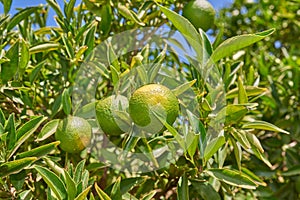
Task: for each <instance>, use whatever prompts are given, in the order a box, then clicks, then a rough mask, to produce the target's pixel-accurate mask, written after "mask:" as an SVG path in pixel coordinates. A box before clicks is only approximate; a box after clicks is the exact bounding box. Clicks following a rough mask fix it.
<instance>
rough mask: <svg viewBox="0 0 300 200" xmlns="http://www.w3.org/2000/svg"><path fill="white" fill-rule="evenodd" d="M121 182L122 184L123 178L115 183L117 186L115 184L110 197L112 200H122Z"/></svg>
mask: <svg viewBox="0 0 300 200" xmlns="http://www.w3.org/2000/svg"><path fill="white" fill-rule="evenodd" d="M120 182H121V177H119V178H118V179H117V180H116V182H115V184H114V186H113V188H112V190H111V194H110V196H111V198H112V199H122V194H121V187H120Z"/></svg>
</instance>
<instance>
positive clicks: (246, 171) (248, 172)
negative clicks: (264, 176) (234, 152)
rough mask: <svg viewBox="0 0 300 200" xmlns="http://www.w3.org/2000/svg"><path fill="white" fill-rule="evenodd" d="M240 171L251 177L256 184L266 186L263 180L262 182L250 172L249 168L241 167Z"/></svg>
mask: <svg viewBox="0 0 300 200" xmlns="http://www.w3.org/2000/svg"><path fill="white" fill-rule="evenodd" d="M242 172H243V173H244V174H245V175H247V176H248V177H249V178H251V179H252V180H253V181H254V182H255V183H256V184H257V185H261V186H267V184H266V183H265V182H263V181H262V180H261V179H260V178H259V177H258V176H257V175H255V174H254V173H253V172H251V171H250V170H249V169H247V168H245V167H242Z"/></svg>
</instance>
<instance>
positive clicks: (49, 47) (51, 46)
mask: <svg viewBox="0 0 300 200" xmlns="http://www.w3.org/2000/svg"><path fill="white" fill-rule="evenodd" d="M59 47H60V44H57V43H43V44H39V45H36V46H33V47H30V48H29V52H30V53H31V54H35V53H40V52H45V51H53V50H57V49H58V48H59Z"/></svg>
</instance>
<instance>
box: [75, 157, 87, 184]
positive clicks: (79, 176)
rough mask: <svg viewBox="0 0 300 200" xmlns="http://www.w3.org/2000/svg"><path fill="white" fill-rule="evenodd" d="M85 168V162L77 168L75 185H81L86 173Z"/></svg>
mask: <svg viewBox="0 0 300 200" xmlns="http://www.w3.org/2000/svg"><path fill="white" fill-rule="evenodd" d="M84 166H85V160H82V161H80V162H79V163H78V164H77V166H76V168H75V173H74V181H75V183H77V184H78V183H79V182H80V181H82V174H83V171H84Z"/></svg>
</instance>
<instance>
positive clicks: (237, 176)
mask: <svg viewBox="0 0 300 200" xmlns="http://www.w3.org/2000/svg"><path fill="white" fill-rule="evenodd" d="M205 172H206V173H207V174H209V175H210V176H213V177H214V178H216V179H218V180H220V181H223V182H225V183H227V184H229V185H233V186H236V187H241V188H245V189H255V188H256V187H257V186H258V185H257V184H256V183H255V182H253V180H251V179H250V178H249V177H248V176H246V175H244V174H243V173H242V172H239V171H235V170H231V169H213V168H212V169H209V170H207V171H205Z"/></svg>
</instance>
